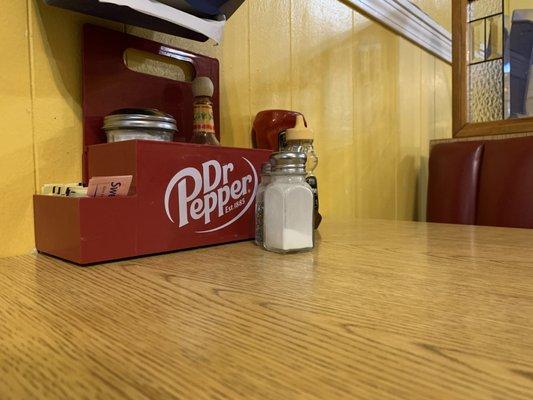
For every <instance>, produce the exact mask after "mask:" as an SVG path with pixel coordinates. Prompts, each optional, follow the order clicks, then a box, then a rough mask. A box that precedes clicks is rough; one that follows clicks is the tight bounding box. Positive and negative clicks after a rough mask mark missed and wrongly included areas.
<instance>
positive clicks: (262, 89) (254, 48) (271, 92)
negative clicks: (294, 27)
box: [248, 0, 292, 116]
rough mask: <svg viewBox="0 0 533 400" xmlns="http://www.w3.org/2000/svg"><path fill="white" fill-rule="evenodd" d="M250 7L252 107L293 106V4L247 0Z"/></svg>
mask: <svg viewBox="0 0 533 400" xmlns="http://www.w3.org/2000/svg"><path fill="white" fill-rule="evenodd" d="M248 3H249V7H250V14H249V27H250V107H251V113H252V116H255V114H257V112H258V111H261V110H266V109H273V108H279V109H291V106H292V102H291V76H290V73H291V66H290V63H291V25H290V24H291V4H290V1H289V0H269V1H263V0H248Z"/></svg>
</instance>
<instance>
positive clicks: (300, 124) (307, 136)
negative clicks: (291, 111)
mask: <svg viewBox="0 0 533 400" xmlns="http://www.w3.org/2000/svg"><path fill="white" fill-rule="evenodd" d="M313 139H314V133H313V130H312V129H310V128H308V127H306V126H305V121H304V116H303V115H297V116H296V124H295V125H294V128H290V129H287V131H286V133H285V140H313Z"/></svg>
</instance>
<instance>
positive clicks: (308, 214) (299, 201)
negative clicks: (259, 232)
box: [263, 152, 314, 253]
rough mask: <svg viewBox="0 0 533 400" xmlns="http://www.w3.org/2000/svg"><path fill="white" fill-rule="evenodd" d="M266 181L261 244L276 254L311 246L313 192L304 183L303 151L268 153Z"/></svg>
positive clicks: (312, 244)
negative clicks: (268, 161)
mask: <svg viewBox="0 0 533 400" xmlns="http://www.w3.org/2000/svg"><path fill="white" fill-rule="evenodd" d="M270 161H271V163H272V171H271V174H270V183H269V185H268V186H267V187H266V189H265V199H264V222H263V224H264V247H265V249H267V250H270V251H274V252H278V253H290V252H297V251H304V250H310V249H312V248H313V246H314V236H313V235H314V233H313V232H314V230H313V207H314V204H313V192H312V191H311V187H310V186H309V185H308V184H307V183H306V182H305V177H306V172H305V164H306V161H307V157H306V155H305V154H304V153H295V152H279V153H274V154H272V156H271V158H270Z"/></svg>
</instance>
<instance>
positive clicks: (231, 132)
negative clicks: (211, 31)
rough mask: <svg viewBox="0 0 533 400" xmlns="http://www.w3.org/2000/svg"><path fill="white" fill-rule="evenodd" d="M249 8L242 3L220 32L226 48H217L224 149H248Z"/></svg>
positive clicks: (249, 137) (249, 138) (249, 143)
mask: <svg viewBox="0 0 533 400" xmlns="http://www.w3.org/2000/svg"><path fill="white" fill-rule="evenodd" d="M249 4H250V3H249V2H246V3H244V4H243V5H242V6H241V8H239V9H238V10H237V12H236V13H235V14H233V16H232V17H231V19H230V20H229V21H228V24H227V25H226V30H225V31H224V41H225V43H227V45H226V46H224V45H223V46H221V47H222V48H221V55H220V68H221V71H220V78H221V86H222V88H223V90H222V91H221V93H220V107H221V125H222V126H221V132H222V135H221V138H222V144H224V145H228V146H238V147H251V146H252V140H251V135H250V132H251V130H252V127H251V124H252V118H253V117H252V113H251V97H250V32H249V29H248V28H249V14H250V5H249ZM230 43H231V45H230Z"/></svg>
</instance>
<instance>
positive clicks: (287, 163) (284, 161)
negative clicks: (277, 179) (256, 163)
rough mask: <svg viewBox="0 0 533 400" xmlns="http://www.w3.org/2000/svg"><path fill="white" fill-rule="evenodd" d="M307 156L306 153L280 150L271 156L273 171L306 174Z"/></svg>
mask: <svg viewBox="0 0 533 400" xmlns="http://www.w3.org/2000/svg"><path fill="white" fill-rule="evenodd" d="M306 162H307V156H306V155H305V153H298V152H291V151H280V152H278V153H273V154H272V155H271V156H270V163H271V164H272V173H274V172H291V173H303V174H305V163H306Z"/></svg>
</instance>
